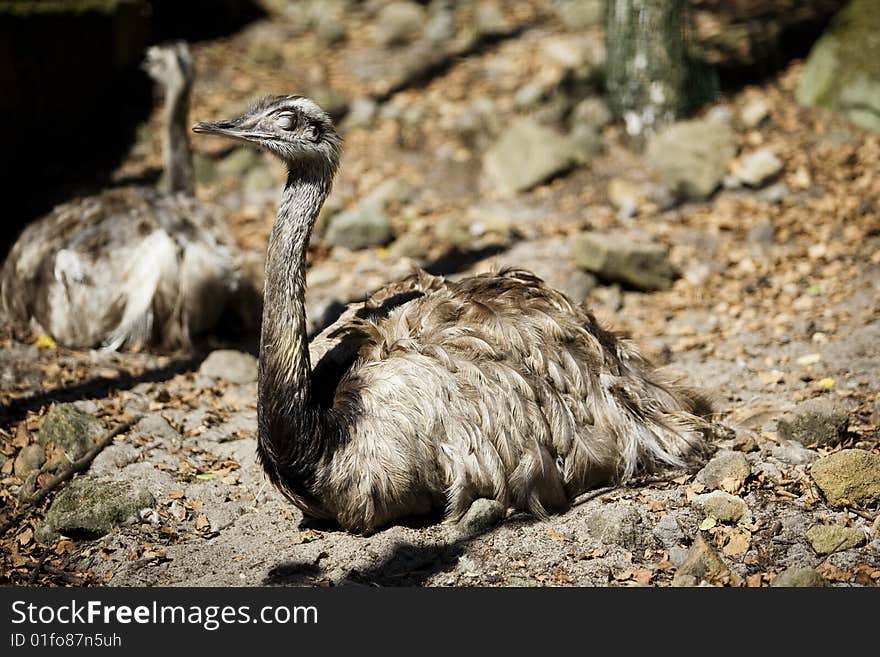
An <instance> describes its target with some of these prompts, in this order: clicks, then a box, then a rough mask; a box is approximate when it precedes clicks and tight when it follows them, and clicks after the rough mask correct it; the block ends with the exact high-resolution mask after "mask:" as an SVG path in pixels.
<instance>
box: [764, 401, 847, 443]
mask: <svg viewBox="0 0 880 657" xmlns="http://www.w3.org/2000/svg"><path fill="white" fill-rule="evenodd" d="M848 429H849V412H848V411H847V410H846V409H845V408H843V407H841V406H838V405H836V404H834V403H832V402H830V401H826V400H825V399H811V400H809V401H806V402H804V403H802V404H800V405H799V406H798V407H797V408H796V409H795V410H794V411H793V412H791V413H789V414H787V415H783V416H782V417H781V418H780V419H779V422H778V431H779V435H780V437H782V438H784V439H786V440H796V441H797V442H799V443H801V444H803V445H818V446H820V447H831V446H834V445H837V444H838V443H840V441H842V440H843V439H844V438H846V433H847V430H848Z"/></svg>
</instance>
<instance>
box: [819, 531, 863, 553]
mask: <svg viewBox="0 0 880 657" xmlns="http://www.w3.org/2000/svg"><path fill="white" fill-rule="evenodd" d="M807 539H808V540H809V541H810V545H812V546H813V549H814V550H815V551H816V554H831V553H832V552H838V551H840V550H849V549H850V548H854V547H859V546H860V545H864V544H865V532H863V531H862V530H861V529H857V528H855V527H841V526H839V525H816V526H814V527H810V529H809V530H807Z"/></svg>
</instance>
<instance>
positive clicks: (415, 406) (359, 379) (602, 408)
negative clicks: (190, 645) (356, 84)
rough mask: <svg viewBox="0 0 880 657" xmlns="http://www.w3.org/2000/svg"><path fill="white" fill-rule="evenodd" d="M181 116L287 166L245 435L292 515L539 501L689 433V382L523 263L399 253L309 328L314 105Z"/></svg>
mask: <svg viewBox="0 0 880 657" xmlns="http://www.w3.org/2000/svg"><path fill="white" fill-rule="evenodd" d="M193 130H194V131H195V132H197V133H207V134H214V135H222V136H225V137H230V138H233V139H237V140H243V141H247V142H251V143H253V144H256V145H258V146H260V147H262V148H264V149H265V150H267V151H269V152H271V153H273V154H274V155H275V156H277V157H278V158H280V159H281V161H282V162H283V163H284V164H285V165H286V166H287V171H288V173H287V183H286V186H285V188H284V191H283V196H282V200H281V204H280V208H279V210H278V215H277V218H276V221H275V224H274V226H273V229H272V232H271V236H270V239H269V244H268V254H267V260H266V278H265V287H264V300H263V320H262V328H261V340H260V357H259V381H258V446H257V450H258V456H259V460H260V462H261V464H262V467H263V468H264V470H265V472H266V474H267V476H268V478H269V480H270V481H271V482H272V483H273V484H274V485H275V486H276V487H277V488H279V489H280V490H281V491H282V492H283V493H284V494H285V495H286V497H288V498H289V499H290V500H291V501H292V502H293V503H294V504H295V505H296V506H297V507H299V508H300V509H301V510H302V511H303V513H304V515H305V516H310V517H315V518H325V519H331V520H335V521H336V522H338V524H339V525H340V526H341V527H342V528H343V529H345V530H348V531H350V532H356V533H371V532H373V531H375V530H377V529H379V528H382V527H383V526H385V525H387V524H389V523H391V522H392V521H394V520H396V519H399V518H403V517H406V516H416V515H422V514H427V513H430V512H433V511H437V510H441V509H442V510H445V516H446V519H447V520H448V521H455V520H457V519H460V518H461V517H462V516H463V515H464V513H465V512H466V511H467V509H468V508H469V507H470V505H471V503H472V502H473V501H474V500H476V499H477V498H480V497H487V498H494V499H495V500H498V501H499V502H500V503H501V504H503V505H504V506H505V508H508V509H509V508H513V509H516V510H523V511H527V512H531V513H532V514H534V515H535V516H538V517H540V518H545V517H546V516H547V513H548V511H550V510H558V509H562V508H564V507H565V506H566V505H567V503H568V502H570V500H571V499H572V498H573V497H574V496H576V495H578V494H579V493H581V492H583V491H584V490H586V489H588V488H590V487H594V486H596V485H600V484H602V483H606V482H615V481H621V480H625V479H627V478H628V477H630V476H632V475H633V474H634V473H636V472H637V471H642V470H647V469H650V468H654V467H655V466H661V465H664V464H665V465H671V466H680V465H683V464H684V463H685V462H686V460H687V459H688V457H689V456H692V455H694V454H696V453H697V452H698V451H700V450H701V448H702V447H703V446H704V444H705V442H704V441H705V435H704V433H703V430H704V428H705V427H706V423H705V420H704V419H703V418H702V417H701V416H702V415H705V414H706V413H707V412H708V410H709V409H708V406H707V403H706V402H704V401H703V399H702V398H701V397H700V396H699V395H697V394H695V393H691V392H689V391H687V390H686V389H684V388H680V387H676V386H673V385H671V384H668V383H665V382H664V381H662V380H661V378H660V377H659V375H658V374H657V373H656V371H655V370H654V369H652V367H651V366H650V365H649V364H648V362H647V361H646V360H645V359H644V358H642V357H641V356H640V355H639V353H638V352H637V351H636V350H635V348H634V347H633V346H632V345H630V344H629V343H628V342H627V341H625V340H623V339H620V338H618V337H616V336H615V335H613V334H612V333H610V332H608V331H606V330H604V329H602V328H601V327H600V326H599V325H598V324H597V322H596V320H595V318H594V316H593V315H592V314H591V313H590V312H589V311H588V310H587V309H585V308H582V307H576V306H575V305H573V304H572V303H571V302H570V301H569V300H568V299H567V298H566V297H565V296H564V295H563V294H561V293H560V292H557V291H556V290H554V289H551V288H550V287H548V286H547V285H545V284H544V282H543V281H542V280H540V279H539V278H537V277H536V276H534V275H533V274H531V273H529V272H527V271H523V270H519V269H508V270H504V271H500V272H497V273H485V274H480V275H476V276H472V277H470V278H465V279H463V280H460V281H457V282H449V281H447V280H445V279H443V278H441V277H436V276H431V275H429V274H427V273H425V272H424V271H420V270H416V271H415V272H414V273H412V274H411V275H410V276H409V277H407V278H404V279H403V280H401V281H398V282H396V283H393V284H391V285H389V286H387V287H385V288H383V289H381V290H379V291H378V292H376V293H375V294H373V295H372V296H371V297H370V298H369V299H367V300H366V301H365V302H364V303H360V304H352V305H351V306H349V307H348V309H347V310H346V311H345V312H344V313H343V314H342V316H341V317H340V318H339V320H338V321H336V322H335V323H334V324H332V325H331V326H329V327H327V328H326V329H325V330H324V331H322V332H321V333H320V334H319V335H318V336H317V337H315V339H314V340H313V341H312V343H311V344H309V342H308V338H307V334H306V318H305V309H304V294H305V268H306V250H307V247H308V243H309V237H310V233H311V230H312V226H313V224H314V222H315V219H316V217H317V215H318V212H319V210H320V208H321V206H322V204H323V202H324V200H325V199H326V197H327V195H328V193H329V191H330V187H331V184H332V181H333V177H334V175H335V172H336V169H337V165H338V162H339V155H340V147H341V140H340V138H339V136H338V135H337V133H336V131H335V130H334V126H333V124H332V122H331V120H330V118H329V116H328V115H327V114H326V113H325V112H324V111H322V110H321V108H320V107H319V106H318V105H317V104H316V103H315V102H314V101H312V100H310V99H308V98H305V97H301V96H276V97H267V98H264V99H262V100H261V101H259V102H258V103H257V104H256V105H255V106H254V107H253V108H252V109H251V110H249V111H248V112H247V113H245V114H244V115H243V116H241V117H239V118H236V119H233V120H226V121H216V122H201V123H196V124H195V125H194V126H193ZM312 363H314V366H313V365H312Z"/></svg>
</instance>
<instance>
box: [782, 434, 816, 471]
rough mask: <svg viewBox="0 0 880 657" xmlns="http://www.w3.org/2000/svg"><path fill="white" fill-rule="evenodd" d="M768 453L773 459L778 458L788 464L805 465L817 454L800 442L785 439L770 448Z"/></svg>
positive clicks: (813, 459) (814, 458)
mask: <svg viewBox="0 0 880 657" xmlns="http://www.w3.org/2000/svg"><path fill="white" fill-rule="evenodd" d="M770 454H771V455H772V456H773V458H775V459H779V460H780V461H782V462H783V463H788V464H789V465H806V464H807V463H812V462H813V461H815V460H816V459H817V458H819V454H818V453H816V452H814V451H813V450H811V449H807V448H806V447H804V446H803V445H802V444H800V443H799V442H797V441H794V440H785V441H783V442H782V443H780V444H779V445H776V446H775V447H774V448H773V449H771V450H770Z"/></svg>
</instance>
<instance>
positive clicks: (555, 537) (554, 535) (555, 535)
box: [547, 529, 568, 541]
mask: <svg viewBox="0 0 880 657" xmlns="http://www.w3.org/2000/svg"><path fill="white" fill-rule="evenodd" d="M547 538H549V539H550V540H551V541H567V540H568V537H566V536H565V535H564V534H560V533H559V532H558V531H556V530H555V529H548V530H547Z"/></svg>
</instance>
